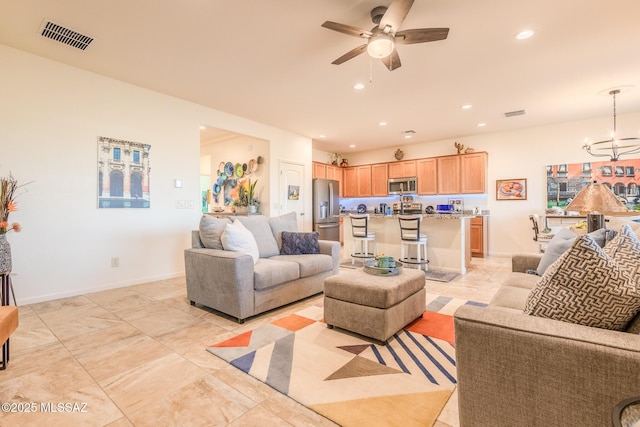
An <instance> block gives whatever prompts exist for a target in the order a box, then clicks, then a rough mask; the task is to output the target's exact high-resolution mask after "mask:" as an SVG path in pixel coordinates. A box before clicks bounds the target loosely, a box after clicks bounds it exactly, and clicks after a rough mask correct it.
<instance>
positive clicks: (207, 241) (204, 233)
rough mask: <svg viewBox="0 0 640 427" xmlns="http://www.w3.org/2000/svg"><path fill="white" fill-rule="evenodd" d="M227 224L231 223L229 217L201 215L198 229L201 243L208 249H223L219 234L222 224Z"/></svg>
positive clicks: (220, 234) (222, 227)
mask: <svg viewBox="0 0 640 427" xmlns="http://www.w3.org/2000/svg"><path fill="white" fill-rule="evenodd" d="M227 224H231V221H230V220H229V218H222V219H220V218H216V217H214V216H211V215H202V218H200V226H199V230H198V232H199V234H200V241H201V242H202V245H203V246H204V247H205V248H209V249H218V250H222V249H224V248H223V247H222V241H221V240H220V236H222V232H223V231H224V226H225V225H227Z"/></svg>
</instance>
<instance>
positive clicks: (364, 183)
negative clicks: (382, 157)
mask: <svg viewBox="0 0 640 427" xmlns="http://www.w3.org/2000/svg"><path fill="white" fill-rule="evenodd" d="M356 174H357V196H358V197H370V196H371V165H362V166H356Z"/></svg>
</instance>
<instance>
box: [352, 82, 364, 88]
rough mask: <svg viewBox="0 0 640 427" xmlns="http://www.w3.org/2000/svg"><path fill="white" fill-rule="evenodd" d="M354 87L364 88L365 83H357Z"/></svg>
mask: <svg viewBox="0 0 640 427" xmlns="http://www.w3.org/2000/svg"><path fill="white" fill-rule="evenodd" d="M353 88H354V89H355V90H362V89H364V84H363V83H356V84H355V85H353Z"/></svg>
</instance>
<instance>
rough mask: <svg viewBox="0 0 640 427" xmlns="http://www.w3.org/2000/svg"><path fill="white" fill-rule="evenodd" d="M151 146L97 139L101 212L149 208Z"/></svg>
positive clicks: (118, 140)
mask: <svg viewBox="0 0 640 427" xmlns="http://www.w3.org/2000/svg"><path fill="white" fill-rule="evenodd" d="M150 151H151V145H149V144H143V143H140V142H132V141H123V140H121V139H115V138H107V137H104V136H100V137H98V208H149V207H150V205H151V201H150V200H151V190H150V188H151V186H150V176H151V167H150V166H149V153H150Z"/></svg>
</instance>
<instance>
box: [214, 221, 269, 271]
mask: <svg viewBox="0 0 640 427" xmlns="http://www.w3.org/2000/svg"><path fill="white" fill-rule="evenodd" d="M220 240H221V241H222V247H223V248H224V250H226V251H234V252H244V253H246V254H249V255H251V257H252V258H253V264H254V265H255V263H256V262H258V258H259V257H260V254H259V253H258V244H257V243H256V239H255V238H254V237H253V234H251V232H250V231H249V230H247V229H246V227H245V226H244V225H242V223H241V222H240V221H233V222H232V223H231V224H227V225H225V226H224V231H223V232H222V236H220Z"/></svg>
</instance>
